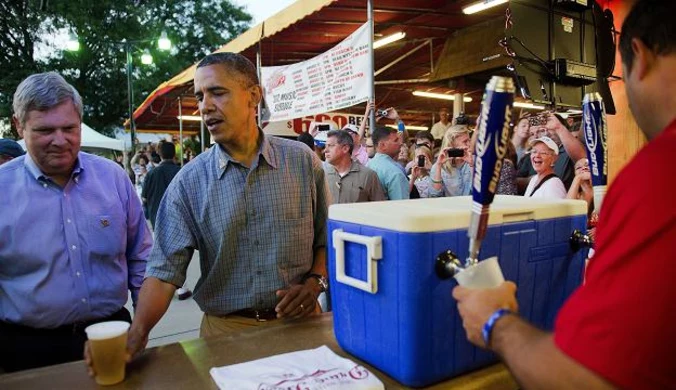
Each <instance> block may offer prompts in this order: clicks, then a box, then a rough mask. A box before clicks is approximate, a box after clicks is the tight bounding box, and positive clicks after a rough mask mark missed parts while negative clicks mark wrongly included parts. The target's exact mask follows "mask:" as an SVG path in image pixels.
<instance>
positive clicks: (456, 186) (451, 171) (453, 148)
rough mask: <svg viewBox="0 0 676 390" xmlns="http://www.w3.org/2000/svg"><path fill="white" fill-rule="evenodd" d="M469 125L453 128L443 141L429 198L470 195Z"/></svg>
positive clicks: (434, 169)
mask: <svg viewBox="0 0 676 390" xmlns="http://www.w3.org/2000/svg"><path fill="white" fill-rule="evenodd" d="M469 145H470V135H469V128H468V127H467V125H454V126H451V127H450V128H449V129H448V130H446V133H445V134H444V137H443V139H442V141H441V151H440V152H439V156H438V157H437V162H436V163H435V164H434V165H433V166H432V169H431V172H430V176H431V179H430V180H431V183H432V185H431V186H430V187H429V196H430V197H431V198H438V197H443V196H462V195H469V194H470V193H471V190H472V163H473V162H472V154H471V153H470V150H469Z"/></svg>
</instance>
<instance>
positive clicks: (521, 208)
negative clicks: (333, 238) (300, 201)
mask: <svg viewBox="0 0 676 390" xmlns="http://www.w3.org/2000/svg"><path fill="white" fill-rule="evenodd" d="M471 207H472V197H471V196H456V197H450V198H429V199H411V200H393V201H383V202H364V203H346V204H335V205H331V206H330V207H329V219H331V220H334V221H342V222H349V223H356V224H359V225H364V226H372V227H377V228H382V229H389V230H395V231H399V232H408V233H427V232H437V231H444V230H454V229H467V227H468V226H469V217H470V212H471ZM586 214H587V203H586V202H585V201H582V200H569V199H556V200H547V199H532V198H526V197H523V196H510V195H497V196H496V197H495V200H494V201H493V204H491V209H490V217H489V219H488V224H489V225H499V224H503V223H511V222H521V221H529V220H530V221H532V220H542V219H551V218H561V217H570V216H573V215H586Z"/></svg>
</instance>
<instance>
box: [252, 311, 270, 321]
mask: <svg viewBox="0 0 676 390" xmlns="http://www.w3.org/2000/svg"><path fill="white" fill-rule="evenodd" d="M254 312H255V313H256V322H267V321H268V320H266V319H265V318H261V317H260V314H258V310H254Z"/></svg>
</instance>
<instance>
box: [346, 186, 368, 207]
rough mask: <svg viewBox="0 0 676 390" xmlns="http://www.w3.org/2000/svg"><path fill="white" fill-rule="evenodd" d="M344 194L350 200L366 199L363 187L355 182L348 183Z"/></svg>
mask: <svg viewBox="0 0 676 390" xmlns="http://www.w3.org/2000/svg"><path fill="white" fill-rule="evenodd" d="M346 195H347V196H348V199H349V200H350V202H366V201H367V200H368V197H367V195H366V191H364V187H363V186H361V185H359V184H357V183H352V184H351V185H350V187H349V188H348V189H347V194H346Z"/></svg>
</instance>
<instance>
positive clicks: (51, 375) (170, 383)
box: [0, 313, 518, 390]
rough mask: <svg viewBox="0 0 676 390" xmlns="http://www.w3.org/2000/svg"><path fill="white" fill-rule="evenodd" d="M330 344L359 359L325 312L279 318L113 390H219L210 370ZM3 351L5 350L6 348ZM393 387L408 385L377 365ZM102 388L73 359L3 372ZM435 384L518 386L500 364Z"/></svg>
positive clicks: (145, 363)
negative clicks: (342, 342)
mask: <svg viewBox="0 0 676 390" xmlns="http://www.w3.org/2000/svg"><path fill="white" fill-rule="evenodd" d="M321 345H327V346H328V347H329V348H331V349H332V350H333V351H334V352H336V353H337V354H338V355H341V356H344V357H347V358H349V359H352V360H353V361H359V359H357V358H355V357H354V356H351V355H349V354H347V353H346V352H344V351H343V350H342V349H341V348H340V347H339V346H338V344H337V342H336V339H335V336H334V334H333V318H332V315H331V313H325V314H322V315H320V316H316V317H313V318H309V319H305V320H300V321H279V322H278V323H277V324H275V325H272V326H266V327H262V328H258V329H251V330H247V331H243V332H241V333H238V334H233V335H227V336H219V337H214V338H205V339H201V338H200V339H195V340H190V341H184V342H180V343H175V344H169V345H165V346H161V347H156V348H150V349H148V350H146V351H145V353H144V354H143V356H141V357H140V358H138V359H136V360H135V361H134V362H132V363H131V364H129V366H127V378H126V379H125V381H124V382H122V383H120V384H118V385H115V386H106V388H109V389H191V390H192V389H217V386H216V384H215V382H214V381H213V380H212V379H211V376H210V375H209V369H210V368H212V367H220V366H225V365H229V364H234V363H241V362H246V361H250V360H255V359H260V358H263V357H267V356H271V355H276V354H280V353H286V352H293V351H298V350H304V349H311V348H317V347H319V346H321ZM0 353H1V352H0ZM360 363H362V364H363V365H364V366H365V367H367V368H368V369H369V370H371V371H372V372H373V373H375V374H376V375H377V376H378V377H379V378H380V380H381V381H382V382H383V383H384V384H385V387H386V388H387V389H404V388H406V387H404V386H402V385H401V384H399V383H397V382H396V381H394V380H393V379H392V378H390V377H388V376H387V375H385V374H383V373H382V372H380V371H379V370H377V369H375V368H373V367H372V366H370V365H368V364H365V363H363V362H361V361H360ZM94 388H97V385H96V383H95V382H94V380H93V379H92V378H90V377H89V376H87V372H86V369H85V366H84V363H83V362H81V361H80V362H72V363H66V364H60V365H56V366H51V367H44V368H38V369H34V370H27V371H21V372H17V373H13V374H5V375H0V389H3V390H6V389H76V390H86V389H94ZM429 389H495V390H498V389H509V390H512V389H518V385H517V384H516V382H515V381H514V379H513V378H512V376H511V375H510V373H509V371H507V369H506V368H505V367H504V366H503V365H501V364H497V365H494V366H491V367H488V368H486V369H483V370H479V371H475V372H472V373H470V374H467V375H463V376H461V377H457V378H454V379H451V380H449V381H446V382H443V383H439V384H437V385H434V386H432V387H429Z"/></svg>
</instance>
